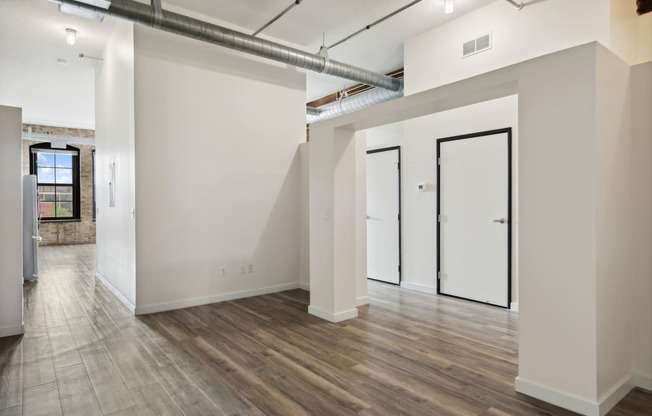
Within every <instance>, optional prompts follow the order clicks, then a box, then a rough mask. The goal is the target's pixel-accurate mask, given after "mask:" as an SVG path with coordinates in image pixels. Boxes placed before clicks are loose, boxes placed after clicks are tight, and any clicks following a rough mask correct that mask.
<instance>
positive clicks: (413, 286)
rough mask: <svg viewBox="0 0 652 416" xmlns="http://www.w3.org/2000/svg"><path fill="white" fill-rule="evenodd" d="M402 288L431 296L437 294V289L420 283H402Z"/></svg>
mask: <svg viewBox="0 0 652 416" xmlns="http://www.w3.org/2000/svg"><path fill="white" fill-rule="evenodd" d="M401 287H402V288H404V289H408V290H414V291H415V292H421V293H428V294H430V295H436V294H437V288H436V287H434V286H428V285H422V284H419V283H410V282H401Z"/></svg>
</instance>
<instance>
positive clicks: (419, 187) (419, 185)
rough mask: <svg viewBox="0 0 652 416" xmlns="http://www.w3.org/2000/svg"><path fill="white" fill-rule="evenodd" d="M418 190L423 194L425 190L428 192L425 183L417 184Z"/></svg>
mask: <svg viewBox="0 0 652 416" xmlns="http://www.w3.org/2000/svg"><path fill="white" fill-rule="evenodd" d="M417 190H418V191H419V192H423V191H425V190H426V184H425V183H418V184H417Z"/></svg>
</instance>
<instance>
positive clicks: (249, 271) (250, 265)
mask: <svg viewBox="0 0 652 416" xmlns="http://www.w3.org/2000/svg"><path fill="white" fill-rule="evenodd" d="M247 272H248V273H253V272H254V265H253V264H251V263H249V265H248V266H247Z"/></svg>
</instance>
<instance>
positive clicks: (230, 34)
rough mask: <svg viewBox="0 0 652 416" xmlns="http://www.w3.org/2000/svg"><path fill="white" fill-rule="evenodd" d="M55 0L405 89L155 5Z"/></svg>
mask: <svg viewBox="0 0 652 416" xmlns="http://www.w3.org/2000/svg"><path fill="white" fill-rule="evenodd" d="M55 1H56V2H57V3H60V4H69V5H73V6H76V7H79V8H82V9H87V10H92V11H95V12H97V13H102V14H108V15H109V16H114V17H118V18H122V19H126V20H129V21H131V22H134V23H139V24H142V25H145V26H149V27H155V28H157V29H161V30H164V31H166V32H170V33H175V34H177V35H182V36H186V37H189V38H193V39H197V40H201V41H203V42H208V43H212V44H214V45H219V46H223V47H225V48H229V49H234V50H237V51H241V52H246V53H249V54H252V55H256V56H260V57H263V58H267V59H271V60H273V61H276V62H281V63H283V64H287V65H293V66H296V67H299V68H303V69H307V70H310V71H315V72H320V73H323V74H327V75H333V76H336V77H340V78H346V79H349V80H351V81H356V82H360V83H363V84H367V85H373V86H375V87H378V88H384V89H387V90H390V91H402V90H403V81H402V80H400V79H396V78H392V77H388V76H386V75H382V74H378V73H375V72H373V71H369V70H367V69H363V68H359V67H356V66H353V65H349V64H345V63H343V62H338V61H335V60H331V59H326V58H323V57H321V56H318V55H314V54H311V53H309V52H304V51H301V50H299V49H295V48H291V47H289V46H285V45H281V44H278V43H275V42H271V41H268V40H265V39H260V38H256V37H254V36H251V35H247V34H245V33H241V32H237V31H235V30H231V29H227V28H225V27H222V26H218V25H215V24H212V23H208V22H203V21H201V20H198V19H194V18H191V17H188V16H184V15H181V14H178V13H174V12H170V11H166V10H162V15H163V17H162V19H160V20H159V21H157V20H158V19H156V17H155V12H154V7H153V6H151V5H147V4H143V3H139V2H136V1H133V0H112V2H111V5H110V6H109V8H108V9H106V10H105V9H103V8H100V7H95V6H92V5H90V4H86V3H83V2H79V1H76V0H55Z"/></svg>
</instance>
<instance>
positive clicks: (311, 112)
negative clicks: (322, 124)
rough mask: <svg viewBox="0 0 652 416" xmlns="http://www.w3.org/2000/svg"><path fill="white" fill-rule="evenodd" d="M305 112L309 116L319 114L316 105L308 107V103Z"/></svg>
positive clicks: (319, 111)
mask: <svg viewBox="0 0 652 416" xmlns="http://www.w3.org/2000/svg"><path fill="white" fill-rule="evenodd" d="M306 114H308V115H309V116H318V115H320V114H321V110H320V109H319V108H317V107H310V106H309V105H307V106H306Z"/></svg>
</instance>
